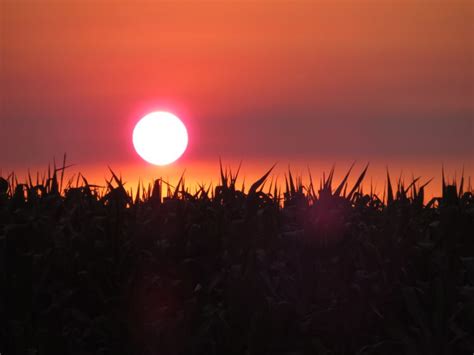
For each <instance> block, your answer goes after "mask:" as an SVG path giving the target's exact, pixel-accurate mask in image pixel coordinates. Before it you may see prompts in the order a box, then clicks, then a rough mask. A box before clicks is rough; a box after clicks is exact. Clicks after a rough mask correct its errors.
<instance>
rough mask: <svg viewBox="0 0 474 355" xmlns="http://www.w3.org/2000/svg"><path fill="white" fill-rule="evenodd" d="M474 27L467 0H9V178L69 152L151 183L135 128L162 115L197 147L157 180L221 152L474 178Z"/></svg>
mask: <svg viewBox="0 0 474 355" xmlns="http://www.w3.org/2000/svg"><path fill="white" fill-rule="evenodd" d="M473 24H474V3H473V2H472V1H469V0H466V1H462V0H461V1H460V0H441V1H439V0H429V1H428V0H359V1H352V0H346V1H343V0H325V1H323V0H321V1H318V0H314V1H298V0H293V1H265V0H258V1H250V0H249V1H231V0H229V1H200V0H188V1H182V0H173V1H140V0H116V1H105V0H95V1H92V0H82V1H75V0H69V1H65V0H64V1H61V0H56V1H51V0H42V1H39V0H30V1H25V0H1V1H0V30H1V33H0V35H1V37H0V49H1V55H0V60H1V62H0V65H1V66H0V90H1V91H0V100H1V102H0V104H1V106H0V152H1V153H0V169H2V171H3V173H5V172H6V171H9V170H15V169H16V170H22V169H26V168H33V169H34V168H38V167H44V166H45V165H46V164H47V163H48V161H51V160H52V157H56V158H57V159H58V160H59V157H61V156H62V154H63V153H64V152H67V154H68V159H69V161H70V162H72V163H75V164H77V166H78V167H79V168H81V167H82V169H85V170H86V171H87V170H88V169H89V170H90V171H92V170H91V168H90V167H91V166H95V167H96V169H101V171H105V170H106V169H107V165H110V166H113V167H116V168H117V169H119V170H120V169H123V170H124V171H127V172H129V173H130V174H135V175H137V176H138V175H141V174H145V175H146V172H150V169H151V167H149V166H148V165H146V163H144V162H143V161H142V160H141V159H140V157H138V155H137V154H136V153H135V151H134V149H133V146H132V141H131V136H132V130H133V127H134V125H135V123H136V122H137V121H138V120H139V118H140V117H142V116H143V115H145V114H146V113H148V112H150V111H154V110H167V111H170V112H173V113H174V114H176V115H178V116H179V117H180V118H181V119H182V120H183V122H184V123H185V124H186V126H187V127H188V131H189V146H188V150H187V151H186V152H185V154H184V155H183V157H182V158H181V159H180V162H179V164H177V165H175V167H174V168H173V167H171V168H169V169H171V170H167V171H156V170H152V172H151V173H150V174H159V173H161V172H165V173H167V174H172V175H173V174H176V173H177V170H178V168H179V169H182V168H183V167H186V168H187V169H191V170H192V168H193V166H195V167H196V171H200V172H202V171H204V170H206V169H207V167H209V166H211V165H214V166H215V167H216V168H217V167H218V163H217V162H218V158H219V157H222V158H223V159H224V160H227V161H240V160H244V164H245V162H248V164H249V165H248V166H249V169H251V167H252V166H257V165H258V164H257V163H256V162H261V164H262V165H264V164H265V165H266V166H271V164H272V163H273V162H275V161H278V162H280V163H281V165H282V166H283V167H286V166H287V164H291V163H292V164H297V163H296V162H299V163H301V164H308V165H310V164H313V163H314V162H321V161H324V162H325V164H326V163H328V164H329V162H346V163H347V162H349V161H352V160H357V161H363V162H365V161H375V162H379V163H380V166H382V165H384V166H385V165H392V166H395V165H396V166H403V165H404V164H405V166H407V167H409V166H411V167H418V168H420V169H421V167H423V166H424V167H426V169H428V168H429V169H431V168H433V167H435V168H436V169H438V168H439V167H440V165H441V163H445V164H452V165H453V169H454V167H455V168H456V169H460V167H461V166H462V165H464V166H465V167H466V169H467V170H468V172H471V171H472V172H473V174H474V170H473V167H474V165H473V161H472V159H473V156H474V143H473V142H474V139H473V138H474V128H473V125H474V124H473V114H474V91H473V90H474V89H473V83H474V62H473V55H474V44H473V43H474V42H472V38H473V37H474V25H473ZM346 163H344V164H346ZM255 164H257V165H255ZM315 164H316V163H315ZM197 167H199V168H197ZM172 169H175V170H172ZM260 170H261V169H260ZM132 172H133V173H132ZM252 173H253V172H252ZM341 173H342V172H341ZM256 174H257V173H256ZM196 176H200V177H204V175H203V174H201V175H199V174H197V175H196Z"/></svg>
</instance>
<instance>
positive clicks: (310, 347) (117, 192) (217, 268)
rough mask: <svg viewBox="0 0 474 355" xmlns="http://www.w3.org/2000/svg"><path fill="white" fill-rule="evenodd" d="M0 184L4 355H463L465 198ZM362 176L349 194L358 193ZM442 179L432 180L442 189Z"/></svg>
mask: <svg viewBox="0 0 474 355" xmlns="http://www.w3.org/2000/svg"><path fill="white" fill-rule="evenodd" d="M366 171H367V170H366V169H365V170H363V171H362V172H358V173H357V174H359V176H360V177H359V178H358V179H357V180H356V183H355V184H354V185H352V184H351V185H349V184H348V183H347V181H348V179H347V176H346V178H344V179H343V180H342V181H333V180H334V179H333V175H334V172H333V171H331V172H330V173H329V174H328V175H327V176H324V177H322V178H321V179H319V178H318V179H315V180H314V181H313V180H312V181H311V182H310V183H309V184H307V185H305V186H303V184H302V182H301V179H299V178H297V177H294V176H292V175H291V172H288V174H287V176H286V177H285V180H284V181H283V184H281V186H282V188H281V189H280V185H278V186H277V185H276V184H274V183H273V181H272V180H271V179H270V178H269V176H270V171H269V172H268V173H267V174H265V175H264V176H263V177H262V178H261V179H260V180H258V181H256V182H254V183H253V184H249V186H246V187H244V186H242V183H241V182H240V181H238V180H237V175H238V172H235V173H232V172H231V171H228V170H226V169H223V168H222V167H221V178H220V182H219V183H218V184H217V185H218V186H211V185H202V186H199V188H197V189H193V191H191V190H190V189H188V188H187V187H186V185H185V183H184V179H181V180H180V182H179V183H178V184H177V186H170V185H168V184H167V183H166V182H165V181H163V180H161V179H157V180H156V181H155V182H154V184H153V185H152V186H148V187H144V186H138V188H136V189H135V192H133V193H130V192H128V190H127V189H126V187H125V186H124V183H123V182H122V180H121V178H120V177H118V176H117V175H116V174H114V173H113V172H111V174H112V177H111V179H110V181H105V183H104V186H103V187H98V186H94V185H91V184H89V183H88V181H87V179H86V178H85V177H83V176H81V175H79V176H77V177H76V178H75V179H71V180H68V181H66V179H65V178H64V168H60V169H56V168H54V169H52V170H51V172H50V173H49V174H46V176H43V177H38V176H35V177H30V178H29V179H26V181H25V183H20V182H18V181H17V180H16V178H15V177H14V176H13V175H10V176H4V178H0V265H1V266H0V272H1V274H0V283H1V289H2V292H1V293H0V322H1V324H0V352H1V354H2V355H8V354H12V355H16V354H21V355H23V354H28V355H43V354H48V355H50V354H77V355H79V354H81V355H82V354H102V355H105V354H130V355H141V354H143V355H152V354H159V355H168V354H183V355H185V354H191V355H192V354H196V355H197V354H199V355H232V354H236V355H237V354H239V355H240V354H247V355H257V354H272V355H273V354H275V355H290V354H291V355H303V354H308V355H309V354H380V355H382V354H384V355H392V354H393V355H395V354H429V355H436V354H453V355H457V354H472V352H473V351H474V196H473V194H472V189H471V187H470V186H468V184H467V183H466V182H465V179H464V178H460V179H458V181H457V182H456V181H445V179H444V177H442V178H443V187H442V191H439V197H437V198H433V199H431V200H427V199H425V198H424V185H425V184H426V183H427V181H421V180H419V179H414V180H412V181H408V182H403V181H400V180H394V179H393V178H392V179H391V178H390V176H389V175H388V174H387V182H386V187H385V191H384V192H383V194H382V195H381V196H379V195H377V194H376V193H374V192H373V191H371V192H370V191H368V189H367V186H365V185H364V177H365V174H366ZM357 174H356V176H357ZM440 178H441V177H440Z"/></svg>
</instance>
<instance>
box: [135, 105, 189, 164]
mask: <svg viewBox="0 0 474 355" xmlns="http://www.w3.org/2000/svg"><path fill="white" fill-rule="evenodd" d="M132 140H133V146H134V147H135V150H136V151H137V153H138V155H139V156H140V157H142V158H143V159H144V160H145V161H147V162H148V163H150V164H154V165H167V164H170V163H172V162H174V161H176V160H177V159H178V158H179V157H180V156H181V155H182V154H183V153H184V151H185V150H186V147H187V145H188V132H187V130H186V127H185V126H184V124H183V122H181V120H180V119H179V118H178V117H176V116H175V115H173V114H171V113H169V112H163V111H157V112H152V113H149V114H148V115H146V116H145V117H143V118H142V119H141V120H140V121H138V123H137V124H136V126H135V128H134V129H133V137H132Z"/></svg>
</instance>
